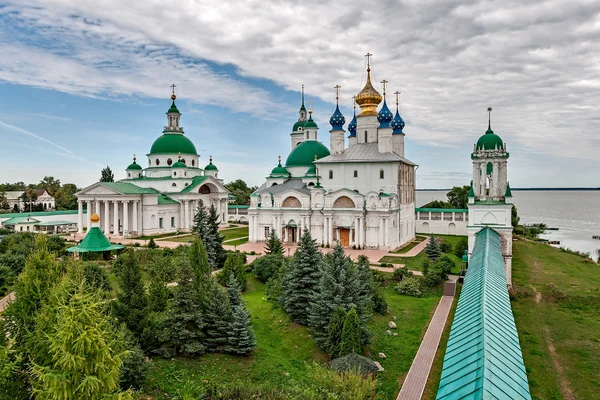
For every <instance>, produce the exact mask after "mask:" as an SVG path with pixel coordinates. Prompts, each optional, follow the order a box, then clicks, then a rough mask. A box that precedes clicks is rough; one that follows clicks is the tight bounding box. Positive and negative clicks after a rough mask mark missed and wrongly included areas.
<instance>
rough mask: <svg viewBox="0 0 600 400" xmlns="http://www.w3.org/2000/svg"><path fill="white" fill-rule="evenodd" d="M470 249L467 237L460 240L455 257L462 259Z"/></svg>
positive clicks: (455, 248)
mask: <svg viewBox="0 0 600 400" xmlns="http://www.w3.org/2000/svg"><path fill="white" fill-rule="evenodd" d="M468 249H469V240H468V239H467V238H466V237H462V238H460V240H459V241H458V242H457V243H456V244H455V245H454V255H455V256H456V257H458V258H461V259H462V256H463V254H465V250H468Z"/></svg>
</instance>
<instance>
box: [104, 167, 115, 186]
mask: <svg viewBox="0 0 600 400" xmlns="http://www.w3.org/2000/svg"><path fill="white" fill-rule="evenodd" d="M114 181H115V174H113V172H112V170H111V169H110V167H109V166H107V167H106V168H102V175H101V176H100V182H114Z"/></svg>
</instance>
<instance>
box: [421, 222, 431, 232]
mask: <svg viewBox="0 0 600 400" xmlns="http://www.w3.org/2000/svg"><path fill="white" fill-rule="evenodd" d="M421 232H422V233H429V222H423V225H421Z"/></svg>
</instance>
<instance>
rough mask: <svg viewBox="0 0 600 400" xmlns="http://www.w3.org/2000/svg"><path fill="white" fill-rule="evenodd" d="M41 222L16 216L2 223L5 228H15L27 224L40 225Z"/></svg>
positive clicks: (28, 217)
mask: <svg viewBox="0 0 600 400" xmlns="http://www.w3.org/2000/svg"><path fill="white" fill-rule="evenodd" d="M39 222H40V221H39V220H37V219H35V218H31V217H30V216H16V217H12V218H11V219H8V220H6V221H4V222H3V223H2V225H4V226H13V225H25V224H38V223H39Z"/></svg>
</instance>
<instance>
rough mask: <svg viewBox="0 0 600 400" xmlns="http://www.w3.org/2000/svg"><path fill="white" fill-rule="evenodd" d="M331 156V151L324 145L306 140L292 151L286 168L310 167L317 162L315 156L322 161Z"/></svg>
mask: <svg viewBox="0 0 600 400" xmlns="http://www.w3.org/2000/svg"><path fill="white" fill-rule="evenodd" d="M329 154H330V153H329V149H327V147H325V145H323V143H320V142H317V141H316V140H305V141H304V142H302V143H300V144H299V145H298V146H296V147H295V148H294V150H292V152H291V153H290V155H289V156H288V158H287V160H286V162H285V166H286V167H309V166H311V165H312V163H313V161H315V156H317V158H318V159H321V158H323V157H327V156H328V155H329Z"/></svg>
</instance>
